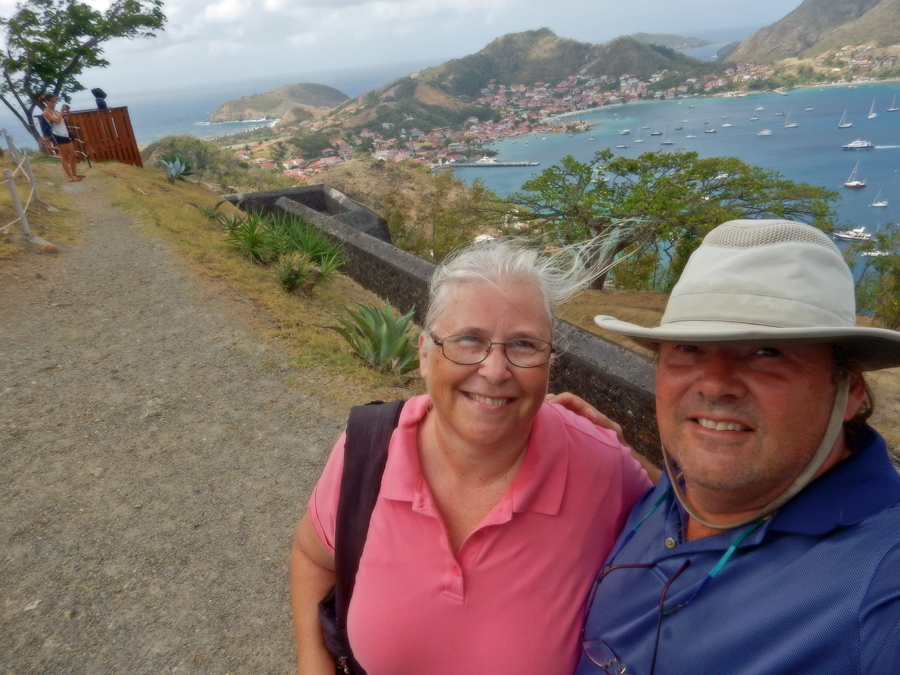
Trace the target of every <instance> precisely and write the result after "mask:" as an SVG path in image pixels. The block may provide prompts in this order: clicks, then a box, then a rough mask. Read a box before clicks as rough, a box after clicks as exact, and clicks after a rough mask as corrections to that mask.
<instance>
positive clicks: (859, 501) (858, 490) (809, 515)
mask: <svg viewBox="0 0 900 675" xmlns="http://www.w3.org/2000/svg"><path fill="white" fill-rule="evenodd" d="M859 447H860V448H861V449H860V450H859V451H858V452H856V453H855V454H853V455H851V456H850V457H848V458H847V459H845V460H844V461H842V462H840V463H839V464H837V465H836V466H835V467H834V468H833V469H831V470H830V471H828V472H827V473H824V474H822V475H821V476H819V477H818V478H817V479H816V480H814V481H813V482H812V483H810V484H809V486H807V487H806V489H805V490H803V492H801V493H800V494H799V495H797V496H796V497H794V499H792V500H791V501H789V502H788V503H787V504H785V505H784V506H783V507H781V509H780V510H779V511H778V512H777V513H776V514H775V515H774V516H773V517H772V523H771V525H770V526H769V528H768V529H770V530H773V531H778V532H791V533H795V534H805V535H822V534H827V533H828V532H831V531H832V530H835V529H837V528H839V527H847V526H850V525H856V524H857V523H859V522H860V521H862V520H864V519H865V518H868V517H869V516H871V515H873V514H875V513H878V512H879V511H883V510H884V509H887V508H889V507H891V506H893V505H894V504H896V503H897V502H900V474H898V473H897V469H896V468H895V467H894V465H893V464H891V460H890V458H889V457H888V454H887V448H886V446H885V442H884V439H883V438H882V437H881V436H880V435H879V434H878V432H876V431H875V430H874V429H872V428H871V427H866V431H865V433H864V435H863V438H861V439H860V442H859Z"/></svg>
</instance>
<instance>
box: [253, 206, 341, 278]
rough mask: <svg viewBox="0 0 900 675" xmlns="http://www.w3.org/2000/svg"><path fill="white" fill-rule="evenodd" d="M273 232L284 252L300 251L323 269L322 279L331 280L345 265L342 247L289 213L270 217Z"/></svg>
mask: <svg viewBox="0 0 900 675" xmlns="http://www.w3.org/2000/svg"><path fill="white" fill-rule="evenodd" d="M270 222H271V225H272V231H273V232H275V233H276V234H277V235H278V237H279V239H280V244H279V245H280V247H281V250H282V251H300V252H301V253H304V254H306V255H307V256H309V258H310V260H312V261H313V262H314V263H315V264H316V265H318V266H319V267H320V268H321V269H322V278H323V279H330V278H331V277H333V276H335V275H336V274H337V270H338V268H339V267H340V266H341V265H342V264H343V262H344V261H343V258H342V257H341V247H340V246H338V245H337V244H335V243H334V242H333V241H331V240H330V239H329V238H328V237H326V236H325V235H324V234H322V232H321V231H319V230H317V229H316V228H315V227H313V226H312V225H310V224H309V223H307V222H306V221H304V220H302V219H301V218H298V217H297V216H294V215H291V214H289V213H281V214H273V215H272V216H270Z"/></svg>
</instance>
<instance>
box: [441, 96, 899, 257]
mask: <svg viewBox="0 0 900 675" xmlns="http://www.w3.org/2000/svg"><path fill="white" fill-rule="evenodd" d="M894 96H897V98H898V99H900V83H897V82H888V83H878V84H859V85H852V86H826V87H809V88H803V89H794V90H791V91H790V92H789V93H788V95H787V96H782V95H779V94H776V93H767V94H760V95H754V96H746V97H734V98H692V99H681V100H664V101H652V102H641V103H632V104H627V105H618V106H613V107H606V108H600V109H596V110H593V111H587V112H584V113H579V114H577V115H576V116H575V117H577V118H578V119H586V120H591V121H592V122H594V123H595V126H594V128H593V129H591V130H590V131H588V132H583V133H577V134H574V135H571V136H569V135H568V134H566V133H543V134H531V135H528V136H520V137H518V138H514V139H505V140H502V141H500V142H498V143H496V144H494V145H492V146H491V149H493V150H496V151H497V152H498V153H499V154H498V156H497V158H496V159H497V161H510V162H513V161H534V162H540V166H537V167H533V168H484V169H482V168H460V169H455V172H456V174H457V175H458V176H459V177H461V178H463V179H464V180H466V181H468V182H471V181H474V180H475V178H481V179H482V181H484V183H485V184H486V185H487V186H488V187H489V188H491V189H492V190H494V191H496V192H497V193H499V194H500V195H504V196H505V195H509V194H511V193H513V192H516V191H517V190H519V189H521V186H522V184H523V183H524V182H525V181H526V180H528V179H529V178H530V177H532V176H534V175H536V174H537V173H539V172H540V171H541V170H543V169H545V168H547V167H548V166H551V165H553V164H555V163H558V162H559V160H560V159H561V158H562V157H564V156H566V155H572V156H573V157H574V158H575V159H577V160H579V161H583V162H587V161H589V160H590V159H591V158H592V157H593V155H594V153H595V152H596V151H597V150H600V149H602V148H610V149H612V150H613V152H615V153H616V154H622V155H625V156H629V157H636V156H637V155H639V154H641V153H643V152H649V151H651V150H652V151H659V150H665V151H670V150H692V151H695V152H697V153H698V154H699V155H700V156H701V157H737V158H739V159H741V160H743V161H744V162H746V163H748V164H751V165H755V166H759V167H762V168H765V169H770V170H774V171H778V172H780V173H781V174H782V175H783V176H784V177H785V178H788V179H790V180H792V181H796V182H803V183H810V184H812V185H818V186H823V187H827V188H829V189H832V190H835V191H837V192H838V193H839V195H840V199H839V200H838V201H837V202H836V203H835V204H834V209H835V211H836V214H837V218H836V222H837V223H838V229H849V228H852V227H865V228H866V229H867V231H869V232H874V231H877V230H879V229H880V228H881V227H882V226H883V225H884V224H885V223H888V222H896V221H897V218H898V213H900V172H898V169H900V112H887V108H889V107H891V102H892V100H893V97H894ZM873 100H874V101H875V112H876V114H877V117H875V118H873V119H868V117H867V116H868V113H869V108H870V106H871V104H872V101H873ZM760 106H761V107H763V108H764V110H759V111H757V110H755V109H756V108H757V107H760ZM808 108H812V109H811V110H808ZM844 110H846V111H847V121H849V122H851V123H852V124H853V126H852V127H851V128H849V129H838V128H837V125H838V122H839V121H840V118H841V115H842V114H843V112H844ZM775 113H785V114H784V115H776V114H775ZM787 113H790V121H791V122H797V123H798V125H799V126H797V127H795V128H785V127H784V124H785V119H786V117H787ZM751 117H758V118H759V119H758V120H751V119H750V118H751ZM570 118H571V117H570ZM682 120H687V122H682ZM706 121H708V122H709V123H708V124H706V123H705V122H706ZM723 124H731V125H732V126H731V127H723V126H722V125H723ZM643 126H647V127H649V128H647V129H642V128H641V127H643ZM678 126H682V127H683V129H682V130H676V127H678ZM667 127H668V138H669V140H672V141H674V142H675V144H674V145H667V146H664V145H661V144H660V143H661V141H662V140H663V138H664V136H650V132H651V131H662V132H664V133H665V132H666V128H667ZM708 128H714V129H715V133H705V129H708ZM623 129H629V130H630V131H631V133H630V134H629V135H627V136H622V135H620V133H619V132H620V131H621V130H623ZM763 129H770V130H771V131H772V135H770V136H758V135H757V133H758V132H759V131H761V130H763ZM638 130H640V137H641V139H643V142H642V143H635V142H634V141H635V139H636V138H637V133H638ZM689 134H692V135H694V136H695V138H687V136H688V135H689ZM592 137H593V138H594V139H595V140H593V141H592V140H590V139H591V138H592ZM857 139H863V140H867V141H869V142H871V143H873V144H874V145H875V149H874V150H855V151H848V150H843V149H842V147H841V146H843V145H846V144H847V143H849V142H851V141H854V140H857ZM620 143H626V144H628V146H629V147H628V148H624V149H619V148H616V145H618V144H620ZM857 160H858V161H859V171H858V177H859V178H861V179H863V180H865V181H866V187H865V188H864V189H857V190H851V189H847V188H844V187H843V183H844V182H845V181H846V180H847V179H848V177H849V175H850V172H851V171H852V170H853V168H854V166H855V165H856V162H857ZM879 192H880V197H879V199H881V200H885V199H886V200H887V201H888V206H887V207H886V208H875V207H872V206H870V204H871V203H872V202H873V201H874V200H875V196H876V194H877V193H879ZM839 246H841V247H842V248H845V247H846V246H845V245H844V244H843V243H839Z"/></svg>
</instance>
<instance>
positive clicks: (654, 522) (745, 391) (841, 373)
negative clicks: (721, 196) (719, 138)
mask: <svg viewBox="0 0 900 675" xmlns="http://www.w3.org/2000/svg"><path fill="white" fill-rule="evenodd" d="M596 321H597V323H598V324H599V325H600V326H601V327H602V328H605V329H607V330H610V331H613V332H615V333H619V334H621V335H626V336H628V337H630V338H632V339H633V340H634V341H636V342H638V343H640V344H643V345H645V346H650V347H651V348H652V349H654V350H655V352H656V364H657V381H656V409H657V420H658V423H659V431H660V437H661V439H662V445H663V457H664V460H665V469H666V473H665V475H664V476H663V478H662V480H661V481H660V483H659V485H658V486H657V487H656V488H654V489H653V490H651V491H649V492H648V493H647V494H646V495H644V497H643V498H642V500H641V501H639V502H638V503H637V505H636V506H635V508H634V510H633V511H632V513H631V517H630V519H629V521H628V523H627V525H626V527H625V530H624V531H623V532H622V534H621V536H620V537H619V541H618V542H617V543H616V546H615V547H614V548H613V552H612V554H611V555H610V558H609V560H608V561H607V563H606V565H605V566H604V567H603V569H602V571H601V573H600V575H599V577H598V581H597V584H596V585H595V587H594V590H593V592H592V596H591V598H590V599H589V607H588V613H587V618H586V624H585V627H584V634H583V647H584V650H583V654H582V658H581V661H580V663H579V665H578V669H577V673H579V674H588V673H602V672H606V673H610V674H616V675H625V674H632V673H634V674H635V675H682V674H684V675H688V674H690V675H695V674H697V673H704V674H709V673H741V674H750V673H753V674H754V675H755V674H759V675H763V674H764V675H781V674H783V675H798V674H800V673H813V674H815V675H831V674H834V675H838V674H841V675H844V674H846V673H865V674H883V675H897V674H898V673H900V475H898V473H897V471H896V470H895V468H894V467H893V465H892V464H891V461H890V459H889V457H888V454H887V451H886V449H885V442H884V439H882V438H881V436H879V435H878V433H877V432H876V431H875V430H874V429H872V428H871V427H869V426H868V425H867V424H866V423H865V420H866V419H867V417H868V416H869V414H870V413H871V405H872V404H871V399H870V397H869V395H868V392H867V389H866V384H865V380H864V378H863V371H866V370H876V369H879V368H888V367H894V366H900V333H897V332H894V331H889V330H883V329H877V328H857V327H856V325H855V323H856V311H855V302H854V295H853V279H852V277H851V274H850V271H849V269H848V267H847V265H846V264H845V263H844V260H843V258H842V257H841V254H840V252H839V251H838V249H837V247H836V246H835V245H834V244H833V243H832V241H831V240H830V239H829V238H828V237H827V236H826V235H825V234H823V233H822V232H821V231H819V230H817V229H815V228H813V227H810V226H807V225H804V224H802V223H795V222H790V221H783V220H737V221H731V222H728V223H725V224H724V225H720V226H719V227H717V228H715V229H714V230H712V231H711V232H710V233H709V234H708V235H707V236H706V238H705V239H704V241H703V243H702V245H701V246H700V247H699V248H698V249H697V250H696V251H695V252H694V254H693V255H692V256H691V258H690V261H689V262H688V264H687V266H686V267H685V269H684V272H683V273H682V276H681V278H680V280H679V282H678V284H677V285H676V286H675V288H674V290H673V291H672V295H671V297H670V298H669V301H668V305H667V307H666V311H665V314H664V316H663V319H662V322H661V325H660V326H659V327H658V328H649V329H648V328H642V327H640V326H636V325H632V324H628V323H624V322H621V321H617V320H615V319H614V318H612V317H606V316H598V317H597V318H596Z"/></svg>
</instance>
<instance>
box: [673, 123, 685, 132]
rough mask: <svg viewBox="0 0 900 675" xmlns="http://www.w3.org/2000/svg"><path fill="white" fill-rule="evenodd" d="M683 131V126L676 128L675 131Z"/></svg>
mask: <svg viewBox="0 0 900 675" xmlns="http://www.w3.org/2000/svg"><path fill="white" fill-rule="evenodd" d="M682 129H684V127H683V126H681V125H680V124H679V125H678V126H677V127H675V131H681V130H682Z"/></svg>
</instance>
